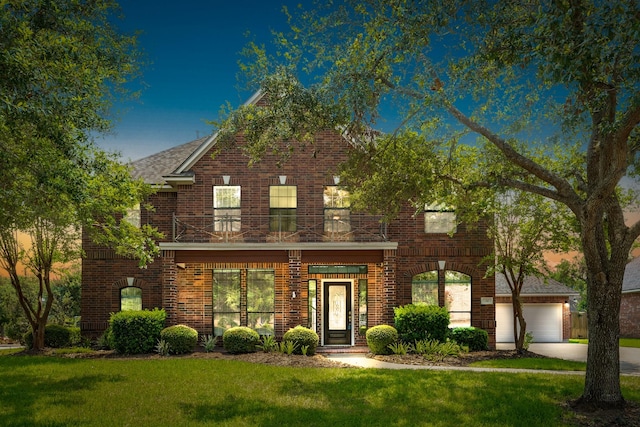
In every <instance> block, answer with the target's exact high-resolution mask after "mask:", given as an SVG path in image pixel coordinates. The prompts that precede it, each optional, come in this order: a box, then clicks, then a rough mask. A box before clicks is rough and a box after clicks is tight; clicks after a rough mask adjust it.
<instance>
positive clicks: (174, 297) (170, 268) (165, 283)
mask: <svg viewBox="0 0 640 427" xmlns="http://www.w3.org/2000/svg"><path fill="white" fill-rule="evenodd" d="M162 307H163V308H164V310H165V311H166V313H167V318H166V320H165V325H166V326H173V325H177V322H178V272H177V269H176V252H175V251H169V250H165V251H162Z"/></svg>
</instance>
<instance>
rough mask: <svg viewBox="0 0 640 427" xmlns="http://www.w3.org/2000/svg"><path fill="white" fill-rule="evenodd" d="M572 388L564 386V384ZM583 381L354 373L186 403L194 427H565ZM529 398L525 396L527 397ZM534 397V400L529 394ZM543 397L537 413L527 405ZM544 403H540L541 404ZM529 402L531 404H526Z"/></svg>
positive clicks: (293, 378)
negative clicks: (225, 425)
mask: <svg viewBox="0 0 640 427" xmlns="http://www.w3.org/2000/svg"><path fill="white" fill-rule="evenodd" d="M565 384H566V383H565ZM579 386H580V379H579V378H576V380H575V382H570V384H569V385H568V386H562V385H554V384H552V383H551V381H550V377H547V376H541V375H537V376H531V377H527V378H526V380H525V381H523V377H522V376H516V375H508V376H505V375H504V374H499V373H496V374H486V373H483V374H476V373H463V374H461V373H459V372H458V373H454V372H438V373H430V372H424V371H421V372H416V371H383V370H357V371H356V370H349V372H348V375H344V374H343V373H342V371H338V372H336V373H335V374H330V375H327V376H326V380H320V381H319V380H318V378H317V377H314V378H312V379H309V378H308V377H306V376H305V375H293V376H289V377H286V379H283V380H282V382H281V383H280V385H279V387H278V392H277V393H278V398H276V399H273V398H261V397H260V396H259V393H256V396H255V398H250V397H247V396H248V394H246V393H245V394H244V395H242V394H243V393H242V392H240V391H239V392H238V393H237V395H229V396H228V397H227V398H225V399H224V400H221V401H220V400H219V401H216V402H212V403H211V404H209V403H191V402H189V403H181V404H180V405H179V408H180V410H181V411H182V413H183V414H184V416H185V417H186V418H188V419H190V420H191V421H194V422H202V423H211V422H216V421H217V422H230V421H231V422H234V421H235V422H237V423H239V424H243V423H244V424H254V425H261V426H278V427H281V426H283V425H305V424H308V425H368V426H369V425H371V426H373V425H419V424H423V425H424V424H436V425H469V424H470V423H480V424H487V425H500V424H504V423H507V424H517V425H528V426H537V425H548V423H549V422H552V423H561V420H562V417H563V414H562V413H563V409H562V407H561V405H560V402H562V401H564V400H565V399H567V398H569V397H570V396H572V395H575V393H576V392H577V391H578V390H579ZM525 390H527V392H526V393H525ZM531 392H533V394H531ZM532 395H534V396H537V399H536V402H535V405H532V402H531V401H530V400H529V399H528V397H531V396H532ZM541 395H542V396H543V397H540V396H541ZM527 396H528V397H527Z"/></svg>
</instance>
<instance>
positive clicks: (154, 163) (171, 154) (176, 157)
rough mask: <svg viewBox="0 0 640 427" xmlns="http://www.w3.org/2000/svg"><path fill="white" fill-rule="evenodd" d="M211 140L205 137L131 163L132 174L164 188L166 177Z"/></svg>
mask: <svg viewBox="0 0 640 427" xmlns="http://www.w3.org/2000/svg"><path fill="white" fill-rule="evenodd" d="M209 138H211V137H210V136H205V137H203V138H200V139H196V140H194V141H190V142H187V143H185V144H182V145H178V146H176V147H172V148H169V149H167V150H164V151H161V152H159V153H156V154H152V155H150V156H147V157H143V158H142V159H139V160H136V161H134V162H132V163H131V167H132V172H131V174H132V175H133V177H134V178H142V179H143V180H144V182H146V183H147V184H153V185H158V186H162V185H164V184H165V183H166V180H165V178H164V177H165V176H167V175H171V174H172V173H173V172H174V171H175V170H176V169H177V168H178V167H179V166H180V165H182V163H183V162H184V161H185V160H186V159H187V158H188V157H189V156H190V155H191V154H192V153H193V152H194V151H196V150H197V149H198V148H199V147H200V146H201V145H202V144H204V143H205V142H206V141H208V140H209Z"/></svg>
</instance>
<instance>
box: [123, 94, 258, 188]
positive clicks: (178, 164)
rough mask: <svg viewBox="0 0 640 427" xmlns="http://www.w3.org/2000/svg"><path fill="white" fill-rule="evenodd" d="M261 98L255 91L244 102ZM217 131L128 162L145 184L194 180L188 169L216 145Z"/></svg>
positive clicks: (253, 102) (161, 186)
mask: <svg viewBox="0 0 640 427" xmlns="http://www.w3.org/2000/svg"><path fill="white" fill-rule="evenodd" d="M263 97H264V93H263V92H262V91H257V92H256V93H254V94H253V95H252V96H251V97H250V98H249V99H248V100H247V101H246V102H245V103H244V105H251V104H257V103H258V102H259V101H260V100H261V99H262V98H263ZM217 137H218V133H217V132H216V133H214V134H212V135H209V136H206V137H203V138H200V139H196V140H194V141H191V142H187V143H185V144H182V145H179V146H177V147H173V148H169V149H167V150H164V151H161V152H159V153H156V154H152V155H150V156H148V157H144V158H142V159H139V160H136V161H134V162H132V163H131V167H132V169H133V170H132V175H133V177H134V178H142V179H143V180H144V182H146V183H147V184H152V185H154V186H156V187H160V188H170V185H168V184H171V183H173V184H188V183H191V182H193V173H192V172H191V168H192V167H193V165H194V164H195V163H196V162H197V161H198V160H200V159H201V158H202V156H204V155H205V154H206V153H207V152H209V150H210V149H211V148H212V147H213V146H214V145H215V143H216V140H217Z"/></svg>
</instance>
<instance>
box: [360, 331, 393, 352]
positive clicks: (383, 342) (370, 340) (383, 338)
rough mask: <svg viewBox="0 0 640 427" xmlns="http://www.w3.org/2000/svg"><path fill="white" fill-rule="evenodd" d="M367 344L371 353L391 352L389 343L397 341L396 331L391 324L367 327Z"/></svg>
mask: <svg viewBox="0 0 640 427" xmlns="http://www.w3.org/2000/svg"><path fill="white" fill-rule="evenodd" d="M366 337H367V346H369V350H370V351H371V353H373V354H391V349H390V348H389V344H393V343H395V342H397V341H398V331H397V330H396V328H394V327H393V326H389V325H377V326H373V327H371V328H369V329H367V335H366Z"/></svg>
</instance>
